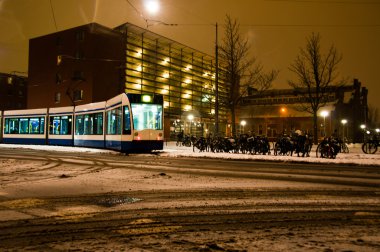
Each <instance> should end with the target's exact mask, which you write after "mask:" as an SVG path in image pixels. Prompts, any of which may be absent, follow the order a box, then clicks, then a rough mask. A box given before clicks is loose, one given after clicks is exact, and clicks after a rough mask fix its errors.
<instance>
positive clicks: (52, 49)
mask: <svg viewBox="0 0 380 252" xmlns="http://www.w3.org/2000/svg"><path fill="white" fill-rule="evenodd" d="M29 83H30V85H29V93H28V94H29V99H28V108H37V107H61V106H68V105H74V106H75V105H80V104H84V103H90V102H97V101H102V100H106V99H109V98H111V97H113V96H115V95H117V94H119V93H122V92H127V93H156V94H162V95H163V96H164V101H165V102H164V111H165V137H166V138H169V137H174V136H175V134H176V133H178V132H179V131H184V132H185V133H188V134H194V135H198V136H199V135H205V134H207V132H209V131H210V132H211V131H213V130H214V117H215V116H214V115H215V110H214V108H215V60H214V58H213V57H211V56H209V55H207V54H204V53H201V52H199V51H197V50H194V49H192V48H189V47H187V46H185V45H182V44H180V43H178V42H175V41H173V40H170V39H168V38H165V37H163V36H160V35H158V34H155V33H152V32H150V31H148V30H146V29H143V28H140V27H138V26H135V25H132V24H129V23H126V24H123V25H121V26H118V27H116V28H115V29H110V28H107V27H104V26H101V25H99V24H96V23H92V24H88V25H84V26H80V27H76V28H73V29H69V30H65V31H61V32H57V33H53V34H49V35H46V36H42V37H38V38H34V39H31V40H30V42H29ZM218 86H219V88H218V90H219V96H227V94H228V89H227V88H226V85H224V82H223V71H222V70H221V71H219V85H218ZM219 122H220V124H221V127H220V128H224V127H226V125H227V124H226V122H227V110H226V109H224V108H221V109H219Z"/></svg>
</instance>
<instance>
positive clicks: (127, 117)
mask: <svg viewBox="0 0 380 252" xmlns="http://www.w3.org/2000/svg"><path fill="white" fill-rule="evenodd" d="M123 124H124V126H123V134H124V135H130V134H131V113H130V112H129V107H128V106H124V123H123Z"/></svg>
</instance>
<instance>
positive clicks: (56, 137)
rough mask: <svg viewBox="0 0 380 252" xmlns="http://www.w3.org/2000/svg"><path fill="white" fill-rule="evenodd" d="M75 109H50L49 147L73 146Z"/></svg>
mask: <svg viewBox="0 0 380 252" xmlns="http://www.w3.org/2000/svg"><path fill="white" fill-rule="evenodd" d="M73 117H74V107H73V106H70V107H59V108H50V109H49V121H48V122H49V131H48V132H47V133H48V142H47V144H49V145H62V146H73V145H74V142H73V140H74V139H73V120H74V118H73Z"/></svg>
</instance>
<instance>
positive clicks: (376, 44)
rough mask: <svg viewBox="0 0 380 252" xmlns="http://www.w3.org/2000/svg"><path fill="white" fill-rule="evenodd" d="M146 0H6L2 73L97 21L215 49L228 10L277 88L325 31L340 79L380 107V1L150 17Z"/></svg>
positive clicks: (208, 4) (183, 9)
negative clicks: (47, 42)
mask: <svg viewBox="0 0 380 252" xmlns="http://www.w3.org/2000/svg"><path fill="white" fill-rule="evenodd" d="M143 3H144V1H143V0H128V1H127V0H0V24H1V25H0V72H5V73H10V72H12V71H18V72H27V70H28V39H30V38H34V37H38V36H42V35H45V34H49V33H53V32H56V31H61V30H65V29H69V28H72V27H76V26H79V25H83V24H86V23H90V22H97V23H99V24H102V25H104V26H107V27H110V28H113V27H116V26H118V25H120V24H122V23H125V22H130V23H133V24H136V25H139V26H141V27H144V28H146V22H145V21H144V20H146V19H151V20H158V21H160V22H163V23H168V24H178V25H177V26H167V25H163V24H162V23H161V24H159V23H158V22H148V24H149V27H148V29H149V30H151V31H153V32H156V33H158V34H160V35H163V36H166V37H168V38H170V39H173V40H175V41H178V42H180V43H183V44H185V45H187V46H189V47H192V48H194V49H197V50H200V51H202V52H205V53H208V54H214V45H215V23H216V22H217V23H218V24H219V43H221V42H222V37H223V23H224V19H225V16H226V14H229V15H231V16H232V17H233V18H237V19H238V21H239V23H240V26H241V32H242V34H243V35H244V36H247V37H248V38H249V40H250V43H251V45H252V47H251V51H252V55H254V56H256V57H257V59H258V60H259V61H260V62H262V63H263V65H264V66H265V68H266V69H272V68H275V69H278V70H280V75H279V77H278V78H277V80H276V81H275V83H274V88H288V85H287V80H289V79H292V78H293V79H294V78H295V76H294V75H293V74H292V73H290V71H289V70H288V67H289V65H290V64H291V63H292V62H293V61H294V59H295V58H296V56H297V54H298V52H299V48H300V47H304V45H305V41H306V37H307V36H309V35H310V34H311V33H312V32H319V33H320V34H321V37H322V45H323V46H325V47H328V46H330V45H331V44H334V45H335V46H336V47H337V49H338V51H339V52H340V53H342V55H343V61H342V62H341V63H340V65H339V72H340V77H341V78H344V77H347V78H349V79H350V80H351V79H353V78H357V79H359V80H360V81H361V82H362V84H363V85H364V86H366V87H367V88H368V89H369V104H370V105H371V104H372V105H373V106H376V107H378V108H379V109H380V99H379V98H378V94H379V93H380V83H379V73H380V67H379V65H380V64H379V63H378V61H379V60H380V0H320V1H318V0H191V1H189V0H160V9H159V11H158V12H157V13H156V14H151V13H149V12H148V11H147V9H146V8H145V7H144V4H143Z"/></svg>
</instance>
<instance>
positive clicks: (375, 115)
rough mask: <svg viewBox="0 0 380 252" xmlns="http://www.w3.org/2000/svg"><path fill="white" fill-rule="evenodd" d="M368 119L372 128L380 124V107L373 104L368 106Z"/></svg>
mask: <svg viewBox="0 0 380 252" xmlns="http://www.w3.org/2000/svg"><path fill="white" fill-rule="evenodd" d="M368 121H369V124H370V126H371V127H372V128H375V127H378V126H379V125H380V117H379V109H378V108H376V107H375V106H373V105H372V104H370V105H369V106H368Z"/></svg>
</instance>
